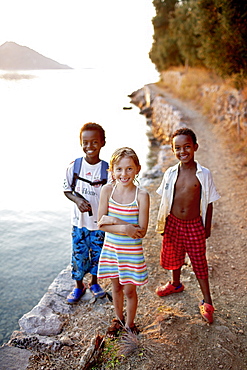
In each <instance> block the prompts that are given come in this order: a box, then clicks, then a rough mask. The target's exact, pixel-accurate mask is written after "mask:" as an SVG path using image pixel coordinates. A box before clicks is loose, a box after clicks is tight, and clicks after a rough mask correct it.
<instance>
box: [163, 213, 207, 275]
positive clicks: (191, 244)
mask: <svg viewBox="0 0 247 370" xmlns="http://www.w3.org/2000/svg"><path fill="white" fill-rule="evenodd" d="M186 253H187V254H188V256H189V258H190V261H191V264H192V267H193V270H194V272H195V275H196V277H197V278H199V279H207V278H208V264H207V260H206V238H205V228H204V226H203V223H202V219H201V217H197V218H195V219H193V220H181V219H179V218H177V217H175V216H173V215H171V214H170V215H169V216H168V217H167V219H166V225H165V232H164V236H163V243H162V249H161V253H160V264H161V266H162V267H163V268H164V269H167V270H177V269H179V268H180V267H182V265H183V264H184V259H185V254H186Z"/></svg>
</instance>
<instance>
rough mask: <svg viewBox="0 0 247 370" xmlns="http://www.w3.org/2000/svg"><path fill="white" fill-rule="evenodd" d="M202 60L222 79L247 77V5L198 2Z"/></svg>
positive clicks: (232, 1) (218, 0)
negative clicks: (235, 76) (234, 76)
mask: <svg viewBox="0 0 247 370" xmlns="http://www.w3.org/2000/svg"><path fill="white" fill-rule="evenodd" d="M197 13H198V22H197V27H196V31H197V32H198V34H199V35H200V40H201V46H200V47H199V56H200V57H201V58H203V59H204V62H205V65H206V66H207V67H209V68H212V69H214V70H215V71H216V72H217V73H218V74H219V75H220V76H222V77H227V76H233V75H237V76H238V77H239V79H240V80H241V78H246V76H247V2H246V1H240V0H198V1H197Z"/></svg>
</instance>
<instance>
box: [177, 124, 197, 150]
mask: <svg viewBox="0 0 247 370" xmlns="http://www.w3.org/2000/svg"><path fill="white" fill-rule="evenodd" d="M178 135H187V136H190V137H191V139H192V141H193V143H194V144H197V138H196V134H195V133H194V131H192V130H191V129H190V128H188V127H181V128H179V129H178V130H176V131H175V132H174V133H173V134H172V136H171V146H172V143H173V139H174V137H176V136H178Z"/></svg>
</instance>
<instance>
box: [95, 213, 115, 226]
mask: <svg viewBox="0 0 247 370" xmlns="http://www.w3.org/2000/svg"><path fill="white" fill-rule="evenodd" d="M103 225H115V220H114V217H111V216H107V215H103V216H102V217H101V219H100V220H99V222H98V227H100V226H103Z"/></svg>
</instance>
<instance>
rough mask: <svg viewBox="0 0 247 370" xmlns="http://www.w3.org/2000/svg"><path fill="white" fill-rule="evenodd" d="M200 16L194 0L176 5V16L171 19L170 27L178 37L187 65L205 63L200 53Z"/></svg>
mask: <svg viewBox="0 0 247 370" xmlns="http://www.w3.org/2000/svg"><path fill="white" fill-rule="evenodd" d="M197 22H198V17H197V13H196V2H195V1H194V0H189V1H183V2H181V3H180V4H179V6H177V7H176V9H175V12H174V17H172V18H171V19H170V28H171V30H172V34H173V35H174V38H175V39H176V43H177V46H178V48H179V53H180V55H181V57H182V59H183V61H184V62H185V65H187V66H188V65H190V66H198V65H203V61H202V59H200V57H199V55H198V51H199V47H200V46H201V42H200V35H199V34H198V33H196V24H197Z"/></svg>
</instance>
